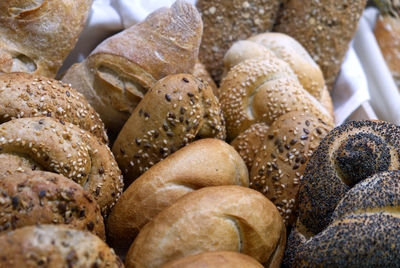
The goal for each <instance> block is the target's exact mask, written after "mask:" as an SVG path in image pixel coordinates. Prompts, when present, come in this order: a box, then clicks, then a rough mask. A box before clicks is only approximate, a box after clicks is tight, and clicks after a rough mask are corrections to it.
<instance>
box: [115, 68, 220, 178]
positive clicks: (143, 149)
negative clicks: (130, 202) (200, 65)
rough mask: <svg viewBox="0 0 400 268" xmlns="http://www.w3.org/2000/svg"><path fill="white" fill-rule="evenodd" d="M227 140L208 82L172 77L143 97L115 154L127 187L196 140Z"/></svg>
mask: <svg viewBox="0 0 400 268" xmlns="http://www.w3.org/2000/svg"><path fill="white" fill-rule="evenodd" d="M214 137H215V138H219V139H224V138H225V122H224V118H223V116H222V110H221V108H220V105H219V102H218V100H217V99H216V97H215V96H214V94H213V93H212V90H211V88H210V87H209V86H208V84H207V83H203V82H202V81H200V80H199V79H197V78H195V77H194V76H193V75H190V74H176V75H169V76H167V77H165V78H163V79H161V80H160V81H158V82H157V83H156V84H155V85H154V87H152V88H151V89H150V90H149V92H148V93H147V94H146V95H145V96H144V98H143V100H142V101H141V102H140V103H139V105H138V106H137V107H136V109H135V110H134V112H133V113H132V115H131V117H130V118H129V120H128V121H127V122H126V124H125V125H124V127H123V128H122V130H121V132H120V133H119V135H118V137H117V139H116V141H115V143H114V145H113V148H112V150H113V153H114V155H115V158H116V160H117V162H118V165H119V166H120V168H121V170H122V172H123V174H124V180H125V183H126V185H129V184H130V183H131V182H132V181H134V180H135V179H136V178H137V177H139V176H140V175H141V174H143V173H144V172H145V171H146V170H148V169H149V168H150V167H151V166H153V165H154V164H156V163H157V162H159V161H161V160H162V159H164V158H165V157H167V156H168V155H170V154H171V153H173V152H175V151H177V150H178V149H179V148H181V147H183V146H185V145H187V144H189V143H190V142H192V141H194V140H195V139H197V138H214Z"/></svg>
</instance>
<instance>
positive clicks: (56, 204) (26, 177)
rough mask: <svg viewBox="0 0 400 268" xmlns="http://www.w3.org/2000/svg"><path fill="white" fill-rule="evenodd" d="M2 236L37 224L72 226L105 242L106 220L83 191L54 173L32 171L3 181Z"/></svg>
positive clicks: (0, 187) (0, 200)
mask: <svg viewBox="0 0 400 268" xmlns="http://www.w3.org/2000/svg"><path fill="white" fill-rule="evenodd" d="M0 192H1V196H0V235H1V234H3V233H6V232H10V231H12V230H14V229H17V228H21V227H24V226H29V225H36V224H68V226H69V227H70V228H73V229H79V230H87V231H90V232H92V233H93V234H96V235H97V236H99V237H100V238H101V239H103V240H105V238H106V237H105V231H104V223H103V217H102V216H101V214H100V209H99V206H98V205H97V203H96V202H95V200H94V199H93V197H92V196H91V195H90V194H88V193H86V192H85V191H84V190H83V189H82V187H81V186H80V185H79V184H77V183H75V182H73V181H71V180H69V179H67V178H65V177H64V176H62V175H58V174H55V173H51V172H43V171H31V172H28V173H22V174H15V175H11V176H8V177H5V178H3V179H0Z"/></svg>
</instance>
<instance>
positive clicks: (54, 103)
mask: <svg viewBox="0 0 400 268" xmlns="http://www.w3.org/2000/svg"><path fill="white" fill-rule="evenodd" d="M38 116H47V117H53V118H57V119H59V120H61V121H64V122H68V123H72V124H75V125H77V126H79V127H80V128H82V129H84V130H87V131H90V132H92V134H93V135H95V136H97V137H98V138H99V139H100V140H102V141H103V142H105V143H107V142H108V137H107V134H106V131H105V129H104V124H103V122H102V121H101V120H100V117H99V115H98V114H97V113H96V111H95V110H94V109H93V108H92V107H91V106H90V104H89V103H88V102H87V100H86V99H85V98H84V97H83V96H82V95H81V94H80V93H78V92H77V91H76V90H75V89H74V88H71V87H70V86H68V85H66V84H64V83H62V82H60V81H57V80H54V79H49V78H45V77H43V76H38V75H33V74H28V73H8V74H0V123H4V122H6V121H9V120H11V119H14V118H22V117H38Z"/></svg>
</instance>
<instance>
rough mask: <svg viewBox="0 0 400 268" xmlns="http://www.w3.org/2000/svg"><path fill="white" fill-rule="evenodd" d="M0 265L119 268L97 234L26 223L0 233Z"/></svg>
mask: <svg viewBox="0 0 400 268" xmlns="http://www.w3.org/2000/svg"><path fill="white" fill-rule="evenodd" d="M0 245H2V250H1V252H0V267H9V268H18V267H32V268H35V267H110V268H119V267H123V264H122V263H121V260H120V259H119V258H118V256H116V255H115V253H114V251H113V250H112V249H111V248H109V247H108V246H107V244H106V243H104V241H102V240H101V239H100V238H98V237H97V236H95V235H93V234H91V233H89V232H84V231H79V230H73V229H70V228H69V227H68V226H65V225H39V226H27V227H24V228H20V229H17V230H15V231H12V232H9V233H7V234H4V235H2V236H0Z"/></svg>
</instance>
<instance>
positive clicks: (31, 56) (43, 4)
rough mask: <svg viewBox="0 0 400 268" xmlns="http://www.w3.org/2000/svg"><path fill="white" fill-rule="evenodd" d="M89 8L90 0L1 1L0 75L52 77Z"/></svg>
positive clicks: (82, 24) (83, 23) (71, 44)
mask: <svg viewBox="0 0 400 268" xmlns="http://www.w3.org/2000/svg"><path fill="white" fill-rule="evenodd" d="M91 5H92V0H81V1H75V0H52V1H37V0H35V1H20V0H7V1H1V2H0V72H5V73H9V72H27V73H34V74H37V75H42V76H46V77H50V78H54V77H55V76H56V73H57V71H58V69H59V68H60V67H61V65H62V63H63V61H64V59H65V58H66V57H67V55H68V53H69V52H70V51H71V50H72V49H73V48H74V46H75V44H76V42H77V40H78V37H79V34H80V33H81V31H82V29H83V27H84V26H85V22H86V19H87V17H88V15H89V12H90V7H91ZM67 25H68V26H67Z"/></svg>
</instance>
